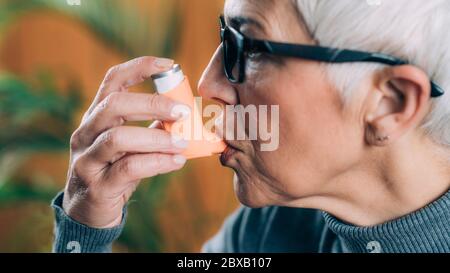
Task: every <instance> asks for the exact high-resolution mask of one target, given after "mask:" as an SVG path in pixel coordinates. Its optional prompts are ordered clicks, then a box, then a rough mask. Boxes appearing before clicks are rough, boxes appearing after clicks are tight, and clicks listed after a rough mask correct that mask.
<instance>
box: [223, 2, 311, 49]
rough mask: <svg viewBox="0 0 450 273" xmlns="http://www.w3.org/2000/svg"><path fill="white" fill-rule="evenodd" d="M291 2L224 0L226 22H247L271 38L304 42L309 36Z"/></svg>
mask: <svg viewBox="0 0 450 273" xmlns="http://www.w3.org/2000/svg"><path fill="white" fill-rule="evenodd" d="M293 3H294V1H292V0H226V1H225V8H224V14H225V17H226V19H227V22H228V23H231V24H233V21H238V23H237V25H241V24H240V22H245V23H249V24H248V25H249V26H250V27H257V28H259V30H262V33H263V34H265V35H264V36H267V37H270V38H272V39H281V40H284V41H286V42H305V41H307V40H309V38H308V37H309V36H308V34H307V31H305V29H304V25H303V24H302V20H301V19H300V18H299V14H298V11H297V9H296V7H295V5H294V4H293ZM234 19H239V20H234ZM252 22H253V23H252ZM299 26H300V27H299ZM234 27H237V26H236V25H234ZM257 32H259V31H257Z"/></svg>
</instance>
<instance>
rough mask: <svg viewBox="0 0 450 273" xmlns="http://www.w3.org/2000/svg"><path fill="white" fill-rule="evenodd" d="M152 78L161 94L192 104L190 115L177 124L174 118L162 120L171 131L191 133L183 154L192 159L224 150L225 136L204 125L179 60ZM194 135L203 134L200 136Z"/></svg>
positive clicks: (182, 134)
mask: <svg viewBox="0 0 450 273" xmlns="http://www.w3.org/2000/svg"><path fill="white" fill-rule="evenodd" d="M152 80H153V84H154V86H155V90H156V92H158V94H160V95H162V96H167V97H169V98H171V99H173V100H175V101H178V102H180V103H183V104H185V105H187V106H189V107H190V108H191V116H190V117H189V118H187V119H186V120H182V121H177V122H175V123H177V124H176V125H178V126H174V124H175V123H174V122H167V121H164V122H163V126H164V129H165V130H166V131H168V132H169V133H172V134H176V135H180V134H181V136H186V135H188V136H191V137H190V138H189V139H187V140H188V141H189V145H188V147H187V149H186V150H185V151H184V153H183V155H184V156H185V157H186V158H187V159H193V158H200V157H207V156H212V155H215V154H220V153H222V152H223V151H224V150H225V148H226V144H225V143H224V142H223V141H222V140H217V136H216V135H214V134H213V133H212V132H210V131H208V130H206V129H205V127H204V126H203V118H202V116H201V114H200V111H199V109H198V107H197V105H196V104H195V99H194V95H193V93H192V89H191V87H190V85H189V80H188V78H187V77H186V76H185V75H184V74H183V71H182V70H181V67H180V65H178V64H176V65H174V66H173V67H172V69H171V70H169V71H166V72H163V73H159V74H155V75H153V76H152ZM180 123H181V124H180ZM195 125H200V126H195ZM175 127H176V128H175ZM180 128H182V130H189V132H179V130H180ZM197 131H198V132H197ZM193 136H201V137H200V138H199V139H198V137H193Z"/></svg>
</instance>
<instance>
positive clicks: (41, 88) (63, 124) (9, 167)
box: [0, 73, 80, 204]
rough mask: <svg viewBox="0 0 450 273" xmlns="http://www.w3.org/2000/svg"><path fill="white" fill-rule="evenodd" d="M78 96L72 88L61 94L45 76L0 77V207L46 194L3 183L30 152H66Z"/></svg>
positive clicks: (72, 86) (73, 87) (51, 79)
mask: <svg viewBox="0 0 450 273" xmlns="http://www.w3.org/2000/svg"><path fill="white" fill-rule="evenodd" d="M79 94H80V92H79V88H78V87H76V86H75V85H71V86H70V87H69V88H68V90H67V92H66V94H62V93H61V91H59V90H58V89H57V88H56V85H55V83H54V81H53V78H52V77H51V75H50V74H48V73H39V74H38V75H36V76H35V77H34V79H32V80H30V81H29V82H26V81H25V80H24V79H21V78H19V77H16V76H13V75H11V74H7V73H3V74H0V204H2V203H4V202H5V200H11V198H12V199H20V198H21V197H27V198H29V199H32V198H33V196H36V197H38V196H42V195H46V194H48V192H45V193H43V192H40V191H39V190H38V189H34V190H33V189H32V188H30V189H29V190H28V191H27V190H24V188H23V185H17V183H8V186H6V184H7V183H6V182H7V181H8V180H9V179H10V177H11V175H13V174H14V172H16V171H17V169H18V168H19V166H20V164H21V163H22V162H23V160H24V159H25V158H26V157H27V155H29V154H30V153H35V152H41V151H60V150H63V149H67V147H68V139H69V138H70V134H71V128H72V124H73V114H74V112H75V111H76V108H77V107H78V106H79V104H80V97H79ZM15 189H17V191H15ZM6 193H8V194H6ZM33 193H35V195H33ZM53 193H54V192H53Z"/></svg>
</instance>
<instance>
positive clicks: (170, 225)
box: [0, 0, 237, 251]
mask: <svg viewBox="0 0 450 273" xmlns="http://www.w3.org/2000/svg"><path fill="white" fill-rule="evenodd" d="M161 1H163V0H161ZM152 3H153V4H152ZM127 4H128V3H127ZM139 4H140V5H143V7H144V8H145V7H147V8H149V7H150V6H154V4H155V3H154V1H139ZM222 6H223V0H179V3H178V5H177V8H179V9H180V11H181V12H182V14H183V18H182V26H181V27H182V29H181V37H179V39H180V44H179V45H178V49H177V52H176V54H175V56H172V57H173V58H175V59H176V61H177V62H179V63H180V64H181V65H182V67H183V70H184V71H185V72H186V74H187V75H188V76H189V78H190V79H191V82H192V84H193V85H195V83H196V82H197V81H198V79H199V77H200V75H201V73H202V70H203V69H204V67H205V66H206V65H207V63H208V61H209V58H210V56H211V55H212V54H213V52H214V51H215V49H216V47H217V45H218V42H219V41H218V25H217V24H218V20H217V17H218V15H219V13H220V12H221V10H222ZM1 41H2V42H3V44H2V47H1V50H0V69H1V70H3V69H7V70H9V71H13V72H15V73H18V74H22V75H29V74H30V73H32V72H34V71H35V70H36V69H37V68H40V67H43V68H49V69H50V70H51V71H52V72H54V73H55V75H57V76H58V80H59V83H60V84H61V85H63V84H65V82H66V80H67V79H68V78H69V77H70V76H71V75H76V77H77V78H79V79H80V84H81V86H82V87H83V90H84V92H85V93H84V94H83V95H84V97H85V98H86V100H85V105H84V106H83V111H84V110H85V109H86V108H87V106H88V105H89V103H90V101H91V100H92V99H93V97H94V96H95V93H96V90H97V88H98V86H99V84H100V82H101V80H102V78H103V76H104V74H105V71H107V69H108V68H109V67H111V66H113V65H114V64H118V63H121V62H124V61H126V59H125V58H124V57H123V56H121V54H119V53H117V52H115V51H113V50H111V49H110V48H109V47H108V45H106V44H103V43H101V42H99V41H98V39H96V37H95V35H94V34H92V33H91V32H90V31H89V30H88V29H87V28H86V27H85V26H83V25H82V24H81V23H79V22H77V21H75V20H73V19H70V18H67V17H64V16H61V15H58V14H56V13H52V12H39V13H33V14H30V15H27V16H26V17H25V18H22V19H21V20H20V21H19V22H17V23H16V24H14V25H13V26H12V27H11V28H10V29H9V31H8V33H7V35H6V36H4V37H2V39H1ZM149 54H150V53H149ZM83 111H80V114H79V118H81V114H82V112H83ZM67 160H68V156H67V153H65V154H61V155H46V154H43V155H37V156H35V157H33V158H32V160H29V161H28V162H27V164H26V166H25V167H24V168H25V170H26V173H31V174H32V175H41V176H42V175H43V176H49V177H51V178H52V179H54V180H55V181H58V182H59V183H60V186H61V187H62V186H63V185H64V181H65V175H66V171H67ZM174 179H175V178H174ZM176 180H178V181H172V183H171V184H170V185H171V186H170V188H169V194H168V197H167V198H166V199H165V200H164V201H163V204H161V211H160V215H159V218H160V223H161V227H163V230H164V234H165V236H164V237H165V238H164V241H165V243H166V244H165V245H166V246H165V251H198V250H199V249H200V246H201V244H202V243H203V242H204V241H205V240H206V239H207V238H208V237H210V236H212V235H213V234H214V233H215V232H216V231H217V229H218V228H219V227H220V225H221V223H222V221H223V218H224V217H225V216H226V215H227V214H229V213H230V212H231V211H232V210H233V209H234V208H235V207H236V204H237V203H236V201H235V199H234V195H233V190H232V172H231V171H229V170H226V169H224V168H222V167H221V166H220V164H219V162H218V159H217V158H208V159H200V160H194V161H192V162H189V163H188V168H187V171H184V172H182V173H180V174H177V175H176Z"/></svg>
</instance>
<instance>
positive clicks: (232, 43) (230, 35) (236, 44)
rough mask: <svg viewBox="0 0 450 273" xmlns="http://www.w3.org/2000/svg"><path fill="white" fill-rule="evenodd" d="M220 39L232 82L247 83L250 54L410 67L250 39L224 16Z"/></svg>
mask: <svg viewBox="0 0 450 273" xmlns="http://www.w3.org/2000/svg"><path fill="white" fill-rule="evenodd" d="M220 36H221V39H222V46H223V64H224V69H225V75H226V76H227V78H228V80H229V81H230V82H232V83H243V82H244V81H245V62H246V56H247V54H248V53H249V52H258V53H266V54H271V55H277V56H283V57H294V58H301V59H305V60H312V61H319V62H326V63H350V62H371V63H381V64H386V65H393V66H395V65H405V64H408V62H407V61H404V60H401V59H398V58H395V57H393V56H389V55H386V54H381V53H373V52H363V51H355V50H345V49H338V48H328V47H320V46H310V45H297V44H285V43H278V42H272V41H265V40H257V39H251V38H248V37H246V36H244V35H243V34H242V33H240V32H239V31H237V30H236V29H234V28H232V27H230V26H227V25H226V23H225V19H224V17H223V16H220ZM442 95H444V90H443V89H442V88H441V87H440V86H438V85H437V84H435V83H434V82H433V81H431V97H440V96H442Z"/></svg>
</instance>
